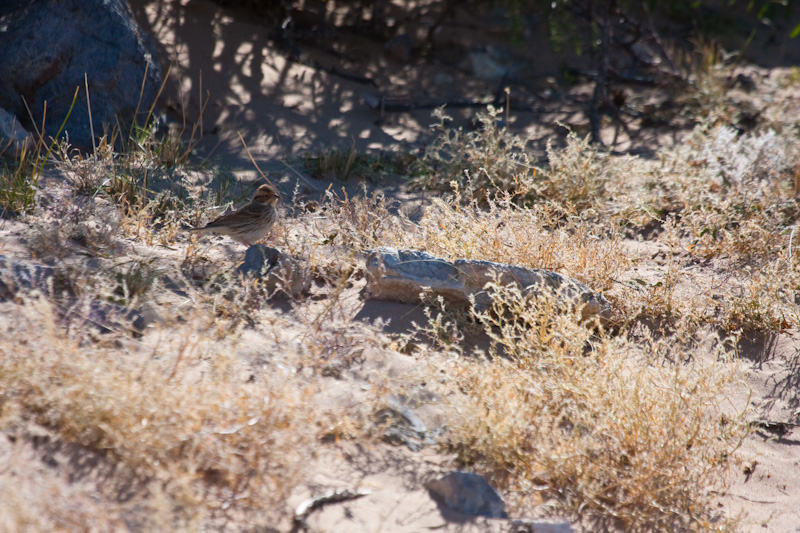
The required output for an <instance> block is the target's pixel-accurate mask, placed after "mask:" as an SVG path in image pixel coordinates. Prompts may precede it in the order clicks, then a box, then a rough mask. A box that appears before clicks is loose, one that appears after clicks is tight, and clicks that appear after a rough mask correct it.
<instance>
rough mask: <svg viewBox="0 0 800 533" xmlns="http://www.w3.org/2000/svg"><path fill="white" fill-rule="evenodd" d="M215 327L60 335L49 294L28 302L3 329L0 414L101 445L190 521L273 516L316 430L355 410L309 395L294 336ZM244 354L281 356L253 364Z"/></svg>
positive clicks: (201, 322)
mask: <svg viewBox="0 0 800 533" xmlns="http://www.w3.org/2000/svg"><path fill="white" fill-rule="evenodd" d="M217 327H221V328H223V329H225V325H224V324H220V323H216V324H215V321H214V320H213V319H212V318H211V317H209V316H208V315H207V314H206V313H198V314H197V315H196V316H194V318H191V319H190V320H186V321H185V323H183V324H182V325H181V322H177V323H173V324H172V325H171V326H170V328H169V329H168V330H164V331H163V332H162V333H160V334H153V335H151V336H150V337H148V338H145V339H144V344H142V345H138V344H137V343H134V342H131V341H128V340H125V339H124V338H119V337H115V338H114V339H110V338H109V339H107V340H105V341H103V340H101V341H99V342H98V341H91V340H89V339H88V338H87V337H86V336H85V335H84V333H85V332H77V333H76V336H69V335H68V336H65V334H64V331H63V329H62V328H61V326H59V325H58V324H56V320H55V319H54V317H53V316H52V313H51V309H50V306H49V304H48V303H47V302H46V301H44V300H39V301H29V302H28V303H27V304H26V305H21V306H19V308H18V314H17V320H16V321H15V323H13V324H8V323H6V325H4V331H3V338H5V339H6V340H7V341H6V342H4V343H3V344H2V346H0V391H2V394H0V421H2V422H3V426H7V425H8V424H11V423H15V421H18V420H25V419H29V420H33V421H35V422H36V423H38V424H41V425H44V426H46V427H48V428H51V429H52V430H53V431H54V432H56V434H57V435H58V436H59V437H60V438H62V439H64V440H66V441H69V442H76V443H79V444H82V445H84V446H87V447H89V448H91V449H93V450H98V451H102V452H103V453H105V454H107V455H108V456H109V457H111V458H113V460H114V461H119V462H121V463H123V464H124V465H126V466H127V467H129V468H130V469H131V470H132V471H134V472H136V473H137V474H138V475H140V476H143V477H144V478H146V479H152V480H159V483H163V484H164V487H166V489H165V490H166V492H167V496H168V497H169V498H170V502H171V506H173V507H174V508H176V509H184V510H185V509H191V510H192V511H191V513H188V514H189V515H192V516H194V517H195V518H194V519H197V520H201V521H202V519H203V516H205V517H206V518H208V517H210V516H212V515H213V514H214V513H215V512H218V511H220V510H224V509H230V510H232V509H241V510H248V509H260V510H269V511H270V512H280V511H281V509H283V508H282V507H281V505H282V504H283V503H284V501H285V498H286V496H287V495H288V493H289V492H290V491H291V490H292V489H293V488H294V487H295V486H297V484H299V483H301V482H302V481H303V479H304V477H303V467H304V464H305V463H307V462H308V460H309V458H310V457H313V453H314V449H315V446H316V443H317V440H318V438H319V437H321V436H324V435H327V434H329V433H330V432H331V431H334V430H332V429H331V428H335V427H339V425H341V424H343V423H344V422H343V421H344V420H349V419H351V418H352V416H353V415H354V413H351V414H350V415H349V416H348V415H345V414H344V413H341V412H339V411H337V408H336V407H334V406H331V405H329V404H328V405H323V404H322V403H320V402H318V401H317V400H315V394H316V393H317V388H318V386H319V384H318V381H316V380H314V379H309V376H304V375H303V374H302V373H297V372H295V371H294V365H295V364H297V363H298V361H300V363H301V367H302V359H300V360H298V361H295V359H296V355H297V353H298V352H297V351H296V348H292V343H287V341H286V340H285V339H280V341H279V340H278V339H275V340H272V341H270V340H269V338H268V337H266V336H262V337H259V341H258V344H256V345H253V344H252V342H253V340H252V339H251V340H249V341H246V340H244V339H243V337H242V334H241V333H240V332H238V331H237V330H231V329H230V328H227V331H226V334H225V335H217V334H215V332H214V328H217ZM283 328H284V329H285V330H286V331H288V328H286V326H285V324H284V325H283ZM276 331H277V330H276ZM314 339H315V337H313V336H309V337H308V343H309V344H310V345H313V344H315V340H314ZM323 344H324V343H323ZM318 349H319V350H324V347H323V346H319V347H318ZM242 350H245V351H248V350H249V351H251V352H252V351H255V353H253V354H252V356H257V357H258V359H260V360H261V362H262V364H270V362H271V361H273V360H274V359H275V358H278V359H280V362H281V364H280V365H277V366H274V365H272V370H270V371H264V370H261V371H259V370H258V369H259V368H261V367H259V366H256V365H251V364H249V363H248V362H247V360H245V359H242V358H241V356H240V355H239V353H240V352H241V351H242ZM264 368H266V367H264ZM345 425H347V424H345ZM351 425H352V424H351ZM348 427H350V426H348ZM173 515H174V514H173ZM184 525H186V524H184ZM162 526H163V525H162ZM168 529H174V526H170V527H169V528H168Z"/></svg>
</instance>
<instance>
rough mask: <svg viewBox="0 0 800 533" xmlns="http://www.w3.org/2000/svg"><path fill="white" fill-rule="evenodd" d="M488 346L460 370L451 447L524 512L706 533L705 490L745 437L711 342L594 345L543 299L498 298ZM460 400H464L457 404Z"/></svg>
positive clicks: (500, 294) (501, 292)
mask: <svg viewBox="0 0 800 533" xmlns="http://www.w3.org/2000/svg"><path fill="white" fill-rule="evenodd" d="M494 291H495V302H496V304H495V308H494V309H493V311H492V312H491V313H489V312H486V313H477V317H478V318H479V319H480V320H482V321H484V323H486V324H487V325H488V327H487V332H488V333H489V334H490V335H491V336H492V338H493V339H494V342H495V346H494V348H493V350H492V355H493V357H492V358H491V360H488V361H476V360H471V359H457V360H455V361H453V362H451V363H450V365H449V366H448V367H447V369H446V372H447V373H448V374H449V375H450V377H451V379H452V387H453V388H454V390H457V391H460V393H455V395H454V396H453V401H452V402H451V407H452V409H453V410H454V415H453V419H452V421H451V424H450V426H449V427H450V432H449V439H450V440H449V445H450V447H451V448H452V449H453V450H455V451H456V452H457V453H458V455H459V457H460V459H461V460H462V461H464V462H466V463H468V464H471V465H474V467H475V468H476V469H478V470H480V471H483V472H485V473H486V474H488V475H490V476H491V477H492V479H493V480H494V481H495V482H497V483H498V484H499V485H500V486H502V487H503V488H504V490H505V491H506V494H507V495H508V496H509V498H510V500H511V501H512V502H513V504H514V505H515V506H517V507H518V508H526V507H530V506H532V505H539V504H542V503H546V504H547V505H548V506H549V507H550V508H551V509H552V510H553V511H554V512H556V513H567V514H568V515H570V516H572V517H575V518H577V517H581V518H583V519H585V520H588V521H589V522H593V523H595V526H596V527H597V528H598V529H608V528H612V527H619V528H621V529H622V530H624V531H652V530H673V531H674V530H685V529H694V528H697V529H714V528H716V527H721V526H724V525H725V524H724V523H723V522H717V521H716V520H717V519H719V517H716V516H715V515H714V506H713V505H712V503H713V502H712V500H713V495H712V493H711V489H712V488H715V489H716V488H718V487H719V486H720V484H721V483H724V481H725V480H726V474H727V473H728V471H729V468H730V467H731V466H732V465H733V464H735V461H734V457H735V455H734V452H735V451H736V449H737V448H738V446H739V445H740V443H741V442H742V439H743V438H744V436H745V435H746V426H745V425H744V424H743V415H744V414H743V413H740V412H735V410H734V409H733V408H732V407H731V406H730V405H728V404H727V403H726V399H727V398H728V397H729V396H728V395H729V394H731V393H732V392H733V388H732V386H733V385H734V383H735V382H736V378H737V370H738V367H737V365H736V364H734V363H731V354H729V353H728V352H726V351H725V349H724V348H723V347H722V343H720V342H718V341H717V340H716V339H714V338H711V337H709V338H706V339H704V343H703V346H701V347H700V346H696V347H694V348H691V347H686V344H685V343H683V342H676V340H677V339H680V338H681V337H680V336H676V337H672V338H662V339H659V340H655V339H653V338H651V337H649V336H647V335H643V336H642V337H640V338H638V339H634V338H631V337H617V338H610V337H606V336H600V337H597V336H593V335H592V333H591V332H590V331H589V330H588V329H587V328H585V327H583V326H581V325H579V324H578V317H577V316H576V315H570V313H565V312H561V313H555V312H553V310H554V308H556V307H557V306H556V302H555V300H554V299H553V298H548V297H546V296H543V297H541V298H538V299H536V300H526V299H524V298H522V297H521V295H520V294H519V292H518V291H516V290H515V289H509V288H505V289H503V288H498V287H495V288H494ZM461 393H463V395H462V394H461Z"/></svg>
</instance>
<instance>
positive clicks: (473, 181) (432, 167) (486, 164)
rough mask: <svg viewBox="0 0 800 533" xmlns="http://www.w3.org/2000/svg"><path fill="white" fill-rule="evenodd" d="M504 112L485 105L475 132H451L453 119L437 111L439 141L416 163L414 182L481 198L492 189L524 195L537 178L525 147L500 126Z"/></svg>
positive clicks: (520, 139)
mask: <svg viewBox="0 0 800 533" xmlns="http://www.w3.org/2000/svg"><path fill="white" fill-rule="evenodd" d="M501 112H502V110H500V109H497V108H495V107H493V106H488V107H487V110H486V113H478V114H477V115H476V120H477V122H478V128H477V129H476V130H475V131H464V130H463V129H461V128H458V129H452V128H450V127H448V123H449V122H450V121H451V120H453V119H452V118H451V117H449V116H447V115H445V114H444V110H443V109H441V108H440V109H437V110H436V111H434V113H433V117H434V118H435V119H437V120H438V122H437V124H435V125H434V129H435V130H436V132H437V133H438V136H437V137H436V139H435V140H434V142H433V143H432V144H431V146H429V147H428V148H427V150H426V151H425V154H424V155H423V157H422V159H421V161H420V169H419V173H420V174H421V176H422V177H420V178H419V179H418V180H417V184H418V185H419V186H420V187H424V188H428V189H439V190H446V189H448V188H449V187H450V186H451V183H453V182H454V183H456V185H457V186H458V188H460V189H462V190H467V191H468V192H470V193H478V192H479V191H481V190H483V196H485V195H486V193H487V192H488V193H489V194H491V193H492V192H493V191H495V190H500V191H511V192H513V193H515V194H522V195H525V194H526V193H527V192H528V191H530V189H531V187H532V182H533V180H534V179H535V176H536V172H537V171H536V168H535V167H534V158H532V157H531V156H530V155H529V154H528V153H527V152H526V149H527V142H526V141H525V140H524V139H522V138H520V137H519V136H517V135H514V134H512V133H510V132H509V131H508V130H507V129H506V127H505V126H503V125H501V124H500V120H501V118H500V116H499V115H500V113H501Z"/></svg>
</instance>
